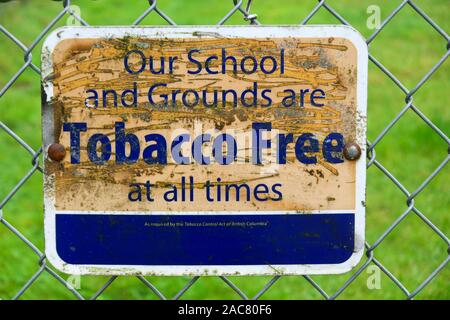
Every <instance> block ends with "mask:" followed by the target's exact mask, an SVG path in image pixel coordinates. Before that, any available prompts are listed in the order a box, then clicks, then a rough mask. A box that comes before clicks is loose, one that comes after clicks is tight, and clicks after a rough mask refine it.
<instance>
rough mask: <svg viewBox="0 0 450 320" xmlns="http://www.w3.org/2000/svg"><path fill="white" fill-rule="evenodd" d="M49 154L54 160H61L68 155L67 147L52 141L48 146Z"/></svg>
mask: <svg viewBox="0 0 450 320" xmlns="http://www.w3.org/2000/svg"><path fill="white" fill-rule="evenodd" d="M48 156H49V158H50V159H52V160H53V161H58V162H60V161H61V160H62V159H64V157H65V156H66V148H64V146H63V145H62V144H59V143H52V144H51V145H50V147H48Z"/></svg>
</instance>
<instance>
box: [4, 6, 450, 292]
mask: <svg viewBox="0 0 450 320" xmlns="http://www.w3.org/2000/svg"><path fill="white" fill-rule="evenodd" d="M148 3H149V6H148V8H147V9H146V10H145V11H144V12H142V14H141V15H140V16H139V17H137V19H136V20H135V21H134V22H133V23H132V24H131V25H132V26H134V25H138V24H140V23H141V22H142V21H143V20H144V19H145V18H146V17H147V16H148V15H159V16H160V17H161V18H162V19H164V20H165V21H166V22H167V23H168V24H170V25H176V22H175V21H174V20H173V19H172V18H170V17H169V16H168V15H167V14H166V13H164V12H163V11H162V10H161V9H160V8H159V7H158V5H159V2H158V3H157V1H156V0H149V1H148ZM70 5H71V3H70V1H69V0H66V1H63V2H62V9H61V11H60V12H59V13H58V14H57V15H56V17H54V18H53V20H52V21H51V22H50V23H49V24H48V25H47V26H46V27H45V28H44V29H43V30H42V31H41V32H40V34H39V35H38V36H37V37H36V38H35V39H34V41H33V42H32V43H31V44H30V45H28V46H27V45H25V44H23V43H22V42H21V40H20V39H18V38H17V37H16V36H15V35H14V34H13V33H12V32H10V31H8V30H7V29H6V28H5V27H4V26H2V25H0V32H1V33H3V34H4V35H6V37H7V38H9V40H10V41H12V42H13V43H14V44H15V45H17V46H18V47H19V48H20V49H21V50H22V51H23V58H24V59H23V60H24V61H23V63H22V65H21V66H19V68H18V71H17V72H16V73H15V74H14V75H13V76H12V77H11V79H9V81H8V82H7V83H6V84H5V85H4V86H3V87H1V88H0V104H1V102H2V100H1V98H2V97H3V96H4V95H5V93H7V92H8V91H13V90H14V84H15V83H16V80H17V79H18V78H19V77H20V76H21V75H22V74H23V73H24V71H25V70H27V69H32V70H33V71H34V72H36V73H37V74H39V75H40V73H41V72H40V68H39V67H38V66H36V65H35V64H34V63H33V62H32V53H33V51H34V50H39V48H37V46H38V43H39V42H40V41H41V40H42V39H43V38H44V37H45V36H46V35H47V34H48V33H49V31H50V30H51V29H52V28H53V27H54V26H55V25H56V24H57V23H58V21H60V20H61V19H62V18H63V17H67V16H68V15H70V16H72V17H73V18H74V19H76V20H77V21H79V22H80V23H81V24H82V25H88V22H87V21H85V20H83V19H82V18H81V17H80V16H78V15H77V13H76V12H75V11H74V10H72V8H71V6H70ZM299 5H301V4H299ZM406 7H410V8H412V9H413V10H414V11H415V12H416V13H417V14H416V15H414V16H413V17H412V19H423V20H425V21H426V22H427V23H428V24H429V25H430V26H431V27H432V28H433V29H434V31H433V32H436V33H438V34H439V35H440V36H441V37H442V46H443V47H446V50H447V51H446V52H445V54H444V55H443V56H442V57H441V58H440V60H439V61H437V63H436V64H435V65H434V66H433V67H432V68H431V69H430V70H428V72H426V74H425V75H424V76H423V78H422V79H421V80H420V81H419V82H418V83H417V84H416V85H415V86H414V87H413V88H412V89H408V88H407V87H406V86H405V85H403V84H402V82H401V81H400V80H399V79H398V78H397V77H395V76H394V75H393V73H391V71H390V70H388V69H387V68H386V67H385V66H384V65H383V64H381V63H380V62H379V61H378V60H377V59H376V58H375V57H374V56H373V55H372V54H371V50H370V48H369V60H370V61H371V63H372V64H373V65H374V66H375V67H376V68H378V69H379V70H380V71H381V72H383V73H384V74H385V75H386V77H388V78H389V79H390V80H392V84H393V85H394V86H397V87H398V88H399V89H400V90H401V91H402V92H403V94H404V101H398V102H395V103H401V104H402V105H404V106H403V108H402V109H401V111H400V112H399V113H398V114H397V115H396V116H395V117H394V118H393V119H392V120H391V121H390V123H389V124H388V125H387V126H386V127H385V128H384V129H383V130H382V131H381V132H380V133H379V134H378V136H377V137H376V138H375V139H374V140H373V141H367V146H368V163H367V168H368V169H370V170H379V173H380V174H384V175H386V176H387V177H388V178H389V179H390V181H391V182H392V184H394V185H395V186H396V187H397V188H398V189H399V190H400V191H401V192H402V193H403V194H404V197H405V209H404V211H403V212H401V213H400V214H399V215H398V216H397V218H396V219H395V221H394V222H393V223H392V224H390V225H389V226H388V228H387V229H385V230H384V232H382V234H381V235H380V236H379V237H378V239H376V240H375V242H373V243H367V242H366V248H365V254H366V257H365V258H363V262H362V263H361V264H360V266H359V267H358V268H355V269H354V270H352V271H351V273H349V276H348V278H347V280H346V281H345V282H344V283H343V284H342V285H341V286H340V287H339V288H338V289H337V291H335V292H332V293H330V292H327V291H326V290H325V289H324V288H322V287H321V286H320V285H319V284H318V283H317V282H316V281H315V280H314V279H313V277H311V276H307V275H305V276H303V278H304V280H305V281H307V282H308V283H309V284H310V285H311V290H317V292H318V293H320V295H321V296H323V297H324V298H325V299H335V298H337V297H338V296H339V295H341V293H343V292H344V291H345V290H346V289H347V288H348V287H349V286H350V285H351V284H352V283H353V282H354V281H355V280H356V279H357V278H358V277H360V275H361V274H362V273H363V271H364V270H366V269H367V268H368V267H369V266H370V265H376V266H378V267H379V268H380V270H381V271H382V272H383V273H384V274H385V275H386V276H387V277H388V278H389V279H390V280H391V281H392V283H393V284H395V285H396V286H397V287H398V288H399V289H400V290H401V291H402V292H403V293H404V295H405V297H406V298H407V299H412V298H414V297H415V296H416V295H417V294H418V293H420V292H421V291H422V290H423V289H424V288H425V287H426V286H427V285H428V284H429V283H430V282H431V281H432V280H433V278H435V277H436V276H437V275H438V273H439V272H441V271H442V270H443V269H444V268H445V267H446V266H447V265H448V262H449V260H450V257H449V254H450V249H447V252H443V255H444V257H445V259H444V260H443V261H442V262H441V263H440V264H439V265H438V266H437V267H436V268H435V269H434V270H433V271H432V272H431V273H429V274H424V275H423V279H421V280H420V281H422V282H421V283H420V284H419V285H418V286H417V287H415V288H412V289H407V288H406V286H405V285H404V284H403V283H402V282H401V281H400V280H399V279H398V277H396V276H395V275H394V274H393V273H392V272H391V271H390V270H389V269H388V268H387V267H386V266H384V265H383V264H382V263H381V262H380V260H379V259H377V254H376V249H377V248H378V247H379V246H380V244H381V243H383V241H384V240H385V239H386V237H387V236H388V235H390V234H391V233H393V232H396V230H397V229H399V228H401V227H399V224H400V223H401V221H403V220H404V219H405V218H406V217H407V216H409V215H416V216H417V217H418V218H420V221H421V223H422V224H424V225H426V226H428V227H429V228H430V229H431V230H432V231H433V232H434V233H435V234H436V235H438V236H439V237H440V238H441V239H442V240H443V241H444V242H445V245H446V247H447V248H449V245H450V241H449V238H448V236H447V235H446V234H445V233H444V232H442V231H441V230H440V229H439V226H437V225H435V224H433V223H432V222H431V221H430V220H429V218H428V217H427V215H426V214H425V213H423V212H421V211H419V209H418V208H417V207H416V206H415V199H416V197H417V196H418V195H419V194H420V193H421V192H422V191H423V190H424V189H425V188H426V187H427V185H428V184H429V183H430V181H431V180H433V178H435V177H436V176H437V175H438V174H439V173H440V172H441V171H443V169H444V168H445V166H446V165H447V163H448V162H449V159H450V155H449V153H450V148H449V149H448V153H447V154H443V157H444V159H443V161H442V162H441V163H440V164H439V165H438V166H437V168H435V170H434V171H433V172H431V174H429V176H428V177H427V178H426V179H425V180H424V181H423V182H422V183H421V184H420V185H419V186H418V187H417V188H416V189H415V190H408V189H407V188H406V187H405V186H404V185H402V183H401V182H400V181H399V179H397V178H396V177H395V176H394V175H393V174H392V173H391V172H389V171H388V170H387V169H386V168H385V167H384V166H383V165H382V164H381V163H380V161H379V159H377V155H376V147H377V145H378V144H379V143H380V141H382V140H383V138H384V137H385V135H386V134H387V133H388V131H390V130H391V129H392V128H393V127H394V126H395V125H396V124H397V122H398V121H399V120H400V119H401V118H402V117H404V115H405V114H406V113H407V112H408V111H409V112H411V111H412V112H413V113H415V114H416V115H417V116H418V117H419V118H420V119H421V121H423V122H424V123H425V124H426V125H427V126H428V127H429V128H431V129H432V132H433V134H436V135H438V136H439V137H440V138H441V139H442V140H444V141H445V143H446V144H447V146H450V139H449V137H448V136H447V135H446V134H445V133H444V132H443V131H441V130H440V129H439V128H438V127H437V126H436V125H435V124H434V123H433V122H432V121H431V120H430V119H428V118H427V117H426V116H425V115H424V113H422V112H421V110H420V108H419V107H418V106H417V105H415V103H414V95H415V94H416V93H417V92H418V91H419V90H420V89H421V88H422V87H423V85H424V84H425V83H426V82H427V81H428V80H429V79H430V77H431V76H432V75H433V74H434V73H435V72H436V71H437V70H438V69H439V68H440V67H441V66H442V64H443V63H444V62H445V60H446V59H447V58H448V56H449V54H450V42H449V40H450V38H449V35H448V34H447V33H446V32H445V31H444V30H443V29H442V28H441V27H440V26H438V25H437V24H436V23H435V22H434V21H433V20H432V19H431V18H430V17H429V16H428V15H427V14H426V13H425V12H424V11H423V10H422V9H421V8H419V7H418V6H417V5H416V4H415V3H414V1H410V0H405V1H402V2H401V3H400V5H399V6H398V7H396V8H395V10H393V11H392V12H391V13H390V14H389V15H388V16H387V18H386V19H385V20H384V21H382V22H381V24H380V26H379V28H377V29H376V30H375V31H374V32H373V33H372V34H371V35H370V36H369V37H368V38H367V39H366V42H367V44H368V45H370V44H371V43H372V41H373V40H374V39H376V38H377V37H378V35H379V34H380V33H381V32H382V31H383V30H384V29H386V28H389V27H390V22H391V20H393V19H394V18H395V16H396V15H397V14H398V13H399V12H400V11H402V10H404V9H405V8H406ZM321 10H326V11H327V12H329V13H330V14H331V15H332V16H334V17H335V18H336V19H337V21H339V23H342V24H344V25H349V23H348V22H347V21H346V20H345V18H344V17H343V16H342V15H341V14H340V13H338V12H337V11H336V10H335V9H334V8H333V7H332V6H331V5H330V4H329V3H327V1H325V0H321V1H319V2H318V3H317V4H316V5H315V7H314V8H313V10H312V11H311V12H310V13H309V14H308V15H307V16H306V17H305V18H304V19H303V20H302V21H301V22H300V24H301V25H303V24H307V23H308V22H309V21H310V20H311V18H312V17H314V16H315V15H316V14H317V12H319V11H321ZM235 15H237V16H241V17H242V18H243V20H244V22H243V23H250V24H255V25H258V24H260V22H259V21H258V16H257V13H256V12H254V11H253V10H252V1H251V0H248V1H244V0H233V2H231V1H230V9H229V11H228V12H227V13H226V14H225V16H223V18H222V19H220V21H218V22H217V25H222V24H224V23H225V22H226V21H227V20H229V19H230V18H231V17H232V16H235ZM9 40H6V41H9ZM2 41H4V40H2ZM369 47H370V46H369ZM3 53H5V52H3ZM447 102H448V101H447ZM444 105H445V103H444ZM0 107H1V106H0ZM370 107H371V106H370V104H369V110H370ZM444 107H446V106H444ZM0 120H1V119H0ZM369 121H370V119H369ZM2 132H3V133H2ZM0 133H2V134H4V133H6V134H8V135H9V136H11V137H12V138H13V139H14V140H15V143H17V144H19V145H20V146H21V147H23V148H24V149H25V150H26V151H27V152H28V153H29V157H30V168H29V171H28V172H27V173H26V174H25V175H24V176H23V177H22V178H21V179H20V181H19V182H18V183H17V184H16V185H15V186H14V187H13V188H12V189H11V190H10V191H9V193H8V194H7V195H6V196H5V197H4V198H3V199H0V222H1V224H2V225H3V226H4V227H6V228H7V229H8V230H9V232H11V233H12V234H13V235H15V236H16V237H18V238H19V239H20V240H21V241H23V242H24V243H25V244H26V245H27V246H28V247H29V249H30V250H31V251H30V252H33V253H34V254H35V255H36V269H37V270H36V271H35V273H34V274H33V275H32V276H31V277H30V278H29V279H28V280H27V281H26V283H25V284H24V285H23V287H22V288H20V290H19V291H18V292H17V293H15V295H14V296H13V298H14V299H18V298H20V297H21V296H22V295H23V294H24V293H25V292H26V291H27V290H28V289H29V288H30V286H31V285H32V284H33V282H35V281H36V280H37V279H38V278H39V277H41V276H43V275H44V274H45V273H47V274H49V275H51V276H52V277H54V278H55V279H56V280H58V281H59V282H60V283H61V284H62V285H64V286H65V287H66V288H67V289H68V290H70V292H71V293H72V294H73V295H74V296H75V297H76V298H78V299H85V298H90V299H96V298H98V297H100V296H101V294H102V293H103V292H104V291H105V290H106V289H107V288H108V287H109V286H110V285H111V284H112V283H113V282H114V281H115V280H116V279H117V278H118V277H117V276H112V277H110V278H109V280H107V281H106V283H104V284H103V285H102V286H101V287H100V288H98V290H97V291H96V293H95V294H94V295H93V296H91V297H83V296H82V295H81V293H80V292H79V290H77V289H75V288H74V286H72V285H71V283H70V282H69V281H67V280H65V279H64V278H63V277H62V276H61V275H59V274H58V273H57V272H55V270H54V269H53V268H52V266H51V265H49V263H48V261H47V259H46V257H45V254H44V253H43V252H42V251H41V249H40V248H38V247H37V246H36V245H35V244H34V243H33V242H32V241H30V240H29V239H28V238H27V237H26V236H24V234H23V233H21V232H20V231H19V230H18V229H16V226H14V225H12V224H11V223H10V222H8V219H7V217H5V216H4V215H3V213H2V212H3V211H2V209H3V208H4V207H7V205H8V204H9V203H10V202H12V201H14V196H15V195H16V194H17V192H18V191H19V190H20V189H21V187H22V186H23V185H24V184H25V183H26V182H27V180H28V179H29V178H30V177H31V176H33V175H40V174H41V173H42V168H41V166H40V158H41V155H42V148H39V149H37V150H36V149H33V148H32V147H30V145H29V144H28V143H27V142H26V141H24V140H23V139H22V138H21V137H20V136H19V135H17V134H16V133H15V132H14V131H13V130H11V129H10V128H9V127H8V126H7V125H6V124H5V123H3V122H1V121H0ZM11 161H13V159H11ZM3 170H8V168H5V167H1V168H0V173H1V172H2V171H3ZM443 192H445V190H444V191H443ZM447 209H448V208H447ZM447 213H448V212H447ZM441 227H442V226H441ZM366 228H370V226H366ZM0 241H2V239H0ZM0 255H1V252H0ZM0 272H1V270H0ZM404 272H407V270H404ZM280 277H282V276H274V277H273V278H271V279H270V281H268V282H267V283H266V284H265V285H264V286H263V287H262V289H261V290H260V291H259V292H258V293H257V294H256V295H254V296H251V297H250V296H247V295H246V294H245V293H244V291H243V290H241V288H239V286H237V285H236V284H235V283H233V282H232V281H231V280H230V279H229V278H227V277H223V276H222V277H220V279H221V280H223V282H224V283H225V284H226V285H228V286H229V287H230V289H231V290H234V291H235V292H236V293H237V294H238V295H239V296H240V297H241V298H243V299H258V298H260V297H262V296H263V295H264V294H265V293H266V292H267V291H268V290H270V289H271V287H272V285H273V284H274V283H276V282H277V280H279V279H280ZM137 278H138V279H139V280H140V281H142V282H143V283H144V284H145V285H146V286H147V287H148V289H149V290H151V291H153V293H154V294H156V295H157V296H158V297H159V298H161V299H168V298H172V299H179V298H181V297H182V296H183V295H184V294H185V293H186V292H187V291H188V290H190V288H191V287H192V286H193V285H194V283H195V282H196V281H197V280H198V279H199V277H192V278H191V279H189V280H187V283H186V284H185V285H184V287H183V288H182V289H181V290H180V291H179V292H178V293H176V295H175V296H173V297H167V296H166V295H164V294H163V293H162V292H160V291H159V290H158V289H157V287H156V286H155V285H154V284H153V283H151V282H150V281H149V280H148V279H147V278H145V277H143V276H137ZM444 286H445V284H444ZM447 289H448V288H447ZM359 298H364V297H359Z"/></svg>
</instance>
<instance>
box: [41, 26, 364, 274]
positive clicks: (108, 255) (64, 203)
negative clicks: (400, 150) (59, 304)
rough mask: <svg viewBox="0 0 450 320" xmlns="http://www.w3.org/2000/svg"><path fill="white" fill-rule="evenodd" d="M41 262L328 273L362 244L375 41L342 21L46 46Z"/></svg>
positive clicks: (55, 38)
mask: <svg viewBox="0 0 450 320" xmlns="http://www.w3.org/2000/svg"><path fill="white" fill-rule="evenodd" d="M42 66H43V79H42V81H43V144H44V150H45V152H44V159H45V163H44V173H45V174H44V197H45V229H46V232H45V234H46V254H47V257H48V258H49V260H50V261H51V262H52V263H53V264H54V265H55V266H56V267H57V268H58V269H60V270H62V271H65V272H68V273H80V274H161V275H181V274H190V275H194V274H195V275H215V274H235V275H239V274H320V273H341V272H345V271H348V270H350V269H351V268H352V267H353V266H354V265H355V264H357V263H358V261H359V259H360V257H361V255H362V253H363V246H364V214H365V210H364V201H365V200H364V199H365V158H366V156H365V151H366V148H365V130H366V90H367V89H366V86H367V47H366V44H365V42H364V40H363V39H362V37H361V36H360V35H359V34H358V33H357V32H356V31H354V30H353V29H351V28H349V27H344V26H308V27H305V26H301V27H300V26H299V27H292V26H286V27H282V26H280V27H275V26H267V27H254V26H249V27H234V26H230V27H157V28H155V27H144V28H124V27H92V28H91V27H76V28H62V29H58V30H56V31H55V32H53V33H52V34H51V35H50V36H49V37H48V38H47V40H46V41H45V44H44V47H43V52H42Z"/></svg>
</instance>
